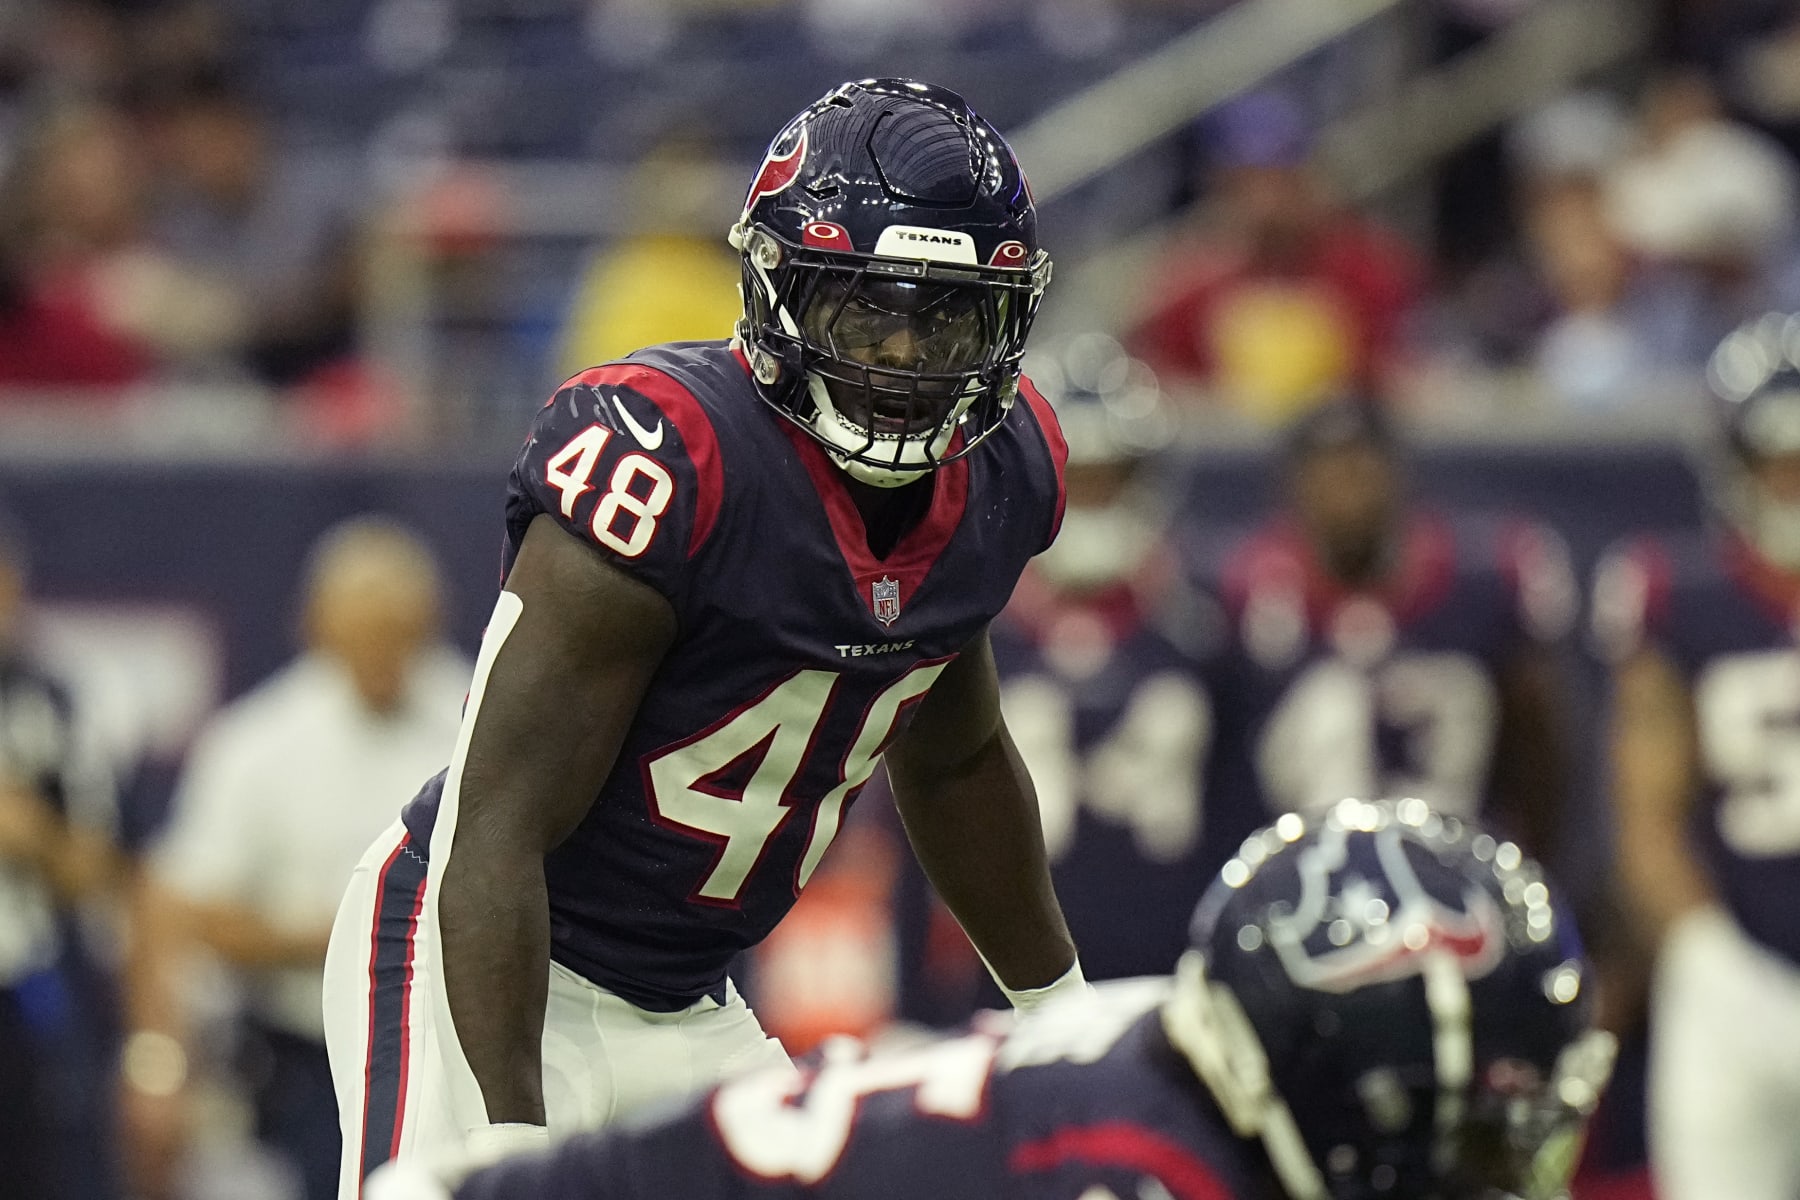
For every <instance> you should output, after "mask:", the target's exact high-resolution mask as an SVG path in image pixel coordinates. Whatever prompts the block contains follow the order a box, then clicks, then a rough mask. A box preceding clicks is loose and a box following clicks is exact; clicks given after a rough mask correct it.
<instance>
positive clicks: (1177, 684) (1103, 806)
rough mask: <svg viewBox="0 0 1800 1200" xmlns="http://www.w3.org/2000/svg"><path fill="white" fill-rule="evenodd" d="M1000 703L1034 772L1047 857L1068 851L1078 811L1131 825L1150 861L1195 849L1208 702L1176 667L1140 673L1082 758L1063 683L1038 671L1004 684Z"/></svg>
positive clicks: (1174, 858)
mask: <svg viewBox="0 0 1800 1200" xmlns="http://www.w3.org/2000/svg"><path fill="white" fill-rule="evenodd" d="M1001 708H1002V709H1003V711H1004V712H1005V713H1006V725H1007V728H1008V729H1009V730H1011V732H1012V735H1013V739H1014V741H1015V742H1016V743H1017V744H1018V747H1019V754H1020V755H1021V756H1022V757H1023V758H1024V760H1025V765H1026V766H1027V767H1029V768H1030V769H1031V781H1032V783H1033V784H1034V785H1035V786H1036V788H1037V794H1038V811H1039V812H1040V813H1041V814H1042V817H1043V822H1044V844H1045V847H1046V848H1047V849H1048V850H1049V852H1050V857H1051V858H1053V859H1059V858H1061V857H1062V856H1063V855H1065V854H1067V853H1068V851H1069V847H1070V846H1071V844H1072V843H1073V842H1074V838H1075V818H1076V816H1077V815H1078V814H1079V811H1080V809H1081V808H1083V807H1086V808H1087V809H1088V810H1089V811H1090V812H1092V813H1094V814H1095V815H1096V816H1099V817H1101V818H1103V819H1105V820H1107V821H1111V822H1113V823H1115V824H1119V825H1123V826H1125V827H1126V828H1128V829H1130V830H1131V832H1132V835H1133V838H1134V839H1135V841H1136V843H1137V847H1138V850H1139V851H1140V852H1141V853H1142V854H1143V855H1144V857H1145V858H1147V859H1150V860H1151V861H1153V862H1177V861H1179V860H1180V859H1182V858H1183V857H1185V856H1186V855H1187V854H1188V852H1189V851H1191V850H1192V849H1193V848H1194V842H1195V839H1196V838H1197V837H1198V836H1199V833H1200V805H1201V799H1202V796H1201V778H1200V769H1201V763H1202V762H1203V761H1204V759H1205V756H1206V750H1207V746H1208V744H1209V743H1210V742H1211V740H1212V708H1211V706H1210V705H1209V704H1208V703H1207V700H1206V695H1205V693H1204V692H1202V691H1201V690H1200V689H1199V688H1198V687H1196V686H1195V685H1194V683H1193V681H1192V680H1190V679H1188V678H1186V677H1184V676H1182V675H1180V674H1177V673H1175V672H1173V671H1166V672H1163V673H1161V674H1158V675H1153V676H1151V677H1150V678H1148V679H1146V680H1145V681H1144V682H1143V683H1141V684H1139V685H1138V687H1137V690H1136V691H1135V692H1133V693H1132V695H1131V700H1130V702H1129V703H1128V704H1127V705H1126V706H1125V710H1124V712H1123V713H1121V714H1120V716H1119V719H1118V720H1117V721H1116V722H1115V723H1114V724H1113V727H1112V728H1111V729H1109V730H1107V732H1106V736H1105V737H1104V738H1102V739H1101V740H1100V741H1099V742H1098V743H1097V744H1096V745H1094V746H1093V747H1092V748H1090V749H1089V750H1088V752H1087V754H1086V755H1085V756H1084V755H1082V754H1081V752H1080V751H1078V750H1077V749H1076V746H1075V705H1074V698H1073V697H1072V696H1071V695H1070V694H1069V689H1068V688H1067V687H1066V686H1064V685H1062V684H1059V683H1057V682H1055V681H1054V680H1051V679H1048V678H1046V677H1044V676H1041V675H1029V676H1025V677H1023V678H1020V679H1016V680H1013V681H1012V682H1010V683H1008V684H1006V686H1005V687H1004V688H1002V689H1001Z"/></svg>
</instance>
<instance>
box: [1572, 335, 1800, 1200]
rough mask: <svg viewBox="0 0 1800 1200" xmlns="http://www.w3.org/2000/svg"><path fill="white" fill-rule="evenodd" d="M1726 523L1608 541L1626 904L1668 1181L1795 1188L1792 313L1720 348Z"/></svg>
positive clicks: (1665, 1188) (1753, 1190) (1605, 618)
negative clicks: (1637, 931) (1681, 533)
mask: <svg viewBox="0 0 1800 1200" xmlns="http://www.w3.org/2000/svg"><path fill="white" fill-rule="evenodd" d="M1708 379H1709V381H1710V384H1711V390H1712V392H1713V394H1714V403H1715V404H1717V405H1719V406H1720V407H1721V409H1722V410H1723V417H1724V426H1725V429H1726V431H1727V441H1728V443H1729V461H1730V466H1729V468H1728V469H1727V471H1726V472H1725V473H1724V475H1725V478H1727V479H1728V485H1727V489H1726V495H1725V496H1724V497H1723V499H1724V504H1723V505H1722V506H1721V507H1722V509H1723V512H1724V515H1725V516H1726V517H1727V518H1728V519H1727V520H1725V521H1723V522H1721V528H1719V529H1717V530H1715V531H1712V532H1710V533H1707V534H1695V535H1693V536H1690V537H1684V538H1661V539H1654V540H1653V539H1648V538H1646V539H1639V540H1637V541H1636V542H1634V543H1631V544H1629V545H1627V546H1625V547H1623V548H1621V549H1620V550H1618V551H1617V552H1615V553H1614V554H1612V555H1609V556H1608V558H1607V559H1605V560H1603V562H1602V565H1601V567H1600V569H1599V571H1598V573H1597V574H1596V578H1595V591H1594V619H1595V623H1596V632H1597V633H1598V634H1599V636H1600V639H1601V644H1602V645H1603V646H1605V647H1606V648H1607V649H1608V650H1609V651H1610V653H1611V655H1612V657H1613V660H1614V664H1615V665H1614V680H1613V682H1614V696H1613V714H1612V779H1613V800H1614V805H1615V810H1616V818H1615V819H1616V822H1617V828H1618V836H1619V870H1620V877H1621V882H1622V884H1623V891H1624V893H1625V896H1626V899H1627V901H1628V904H1627V907H1628V910H1629V911H1631V912H1633V913H1634V914H1636V915H1637V916H1638V917H1639V918H1640V919H1641V921H1642V923H1643V926H1644V929H1643V933H1644V935H1645V940H1646V942H1647V943H1649V944H1651V945H1653V946H1655V947H1656V955H1655V973H1654V975H1653V977H1652V981H1651V987H1650V1006H1651V1018H1652V1019H1651V1041H1650V1160H1651V1169H1652V1173H1653V1175H1654V1176H1655V1179H1656V1184H1657V1189H1658V1194H1659V1195H1661V1196H1663V1197H1665V1198H1666V1200H1695V1198H1697V1197H1707V1198H1711V1197H1717V1196H1731V1197H1733V1198H1734V1200H1775V1198H1776V1197H1784V1198H1785V1197H1792V1196H1795V1195H1800V1143H1797V1142H1796V1140H1795V1138H1794V1136H1793V1134H1794V1129H1795V1127H1796V1122H1797V1121H1800V655H1797V654H1796V653H1795V648H1794V634H1795V628H1796V625H1795V622H1796V619H1797V618H1800V316H1783V315H1775V316H1770V317H1766V318H1764V319H1762V320H1760V321H1758V322H1755V323H1754V324H1751V325H1748V326H1745V327H1744V328H1742V329H1740V330H1738V331H1737V332H1735V333H1733V334H1731V335H1730V336H1729V337H1727V338H1726V339H1725V341H1724V342H1723V343H1721V345H1720V346H1719V348H1718V351H1717V353H1715V354H1714V356H1713V358H1712V362H1711V364H1710V366H1709V368H1708Z"/></svg>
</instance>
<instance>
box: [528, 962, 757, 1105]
mask: <svg viewBox="0 0 1800 1200" xmlns="http://www.w3.org/2000/svg"><path fill="white" fill-rule="evenodd" d="M770 1064H781V1065H784V1066H788V1068H789V1069H791V1065H789V1064H788V1058H787V1055H786V1054H785V1053H784V1052H783V1051H782V1049H781V1044H780V1043H779V1042H777V1041H775V1040H774V1039H773V1038H770V1037H768V1036H767V1035H766V1034H764V1033H763V1030H762V1026H761V1025H760V1024H758V1023H757V1020H756V1016H755V1014H753V1013H752V1012H751V1011H750V1009H749V1006H747V1005H746V1004H745V1003H744V1002H743V1000H742V999H741V998H740V997H738V996H737V994H736V992H735V990H733V991H731V992H730V993H729V994H728V996H727V1002H726V1003H725V1004H724V1005H720V1004H718V1003H716V1002H715V1001H712V1000H701V1001H700V1002H698V1003H697V1004H695V1005H693V1006H691V1007H690V1008H688V1009H686V1010H683V1011H681V1012H673V1013H652V1012H646V1011H644V1010H643V1009H640V1008H637V1007H635V1006H633V1005H631V1004H629V1003H627V1002H626V1001H624V1000H623V999H621V998H620V997H618V996H615V995H613V994H612V993H610V992H607V991H605V990H603V989H601V988H597V987H595V986H594V985H593V984H591V983H589V982H588V981H586V980H585V979H582V978H580V977H579V976H577V975H575V974H574V973H573V972H570V971H568V970H566V969H565V968H563V967H561V966H557V965H555V964H552V966H551V972H550V996H549V1005H548V1007H547V1009H546V1012H545V1019H544V1108H545V1113H546V1115H547V1117H548V1119H549V1123H550V1133H551V1136H552V1137H553V1138H562V1137H564V1136H567V1135H568V1134H570V1133H573V1132H578V1131H580V1130H585V1129H597V1128H600V1127H602V1126H604V1125H607V1124H610V1123H611V1122H613V1121H616V1120H619V1119H621V1118H623V1117H626V1116H629V1115H631V1114H632V1113H635V1112H638V1111H641V1110H642V1109H645V1108H647V1107H649V1106H651V1105H654V1104H659V1103H662V1102H664V1101H668V1100H672V1099H677V1098H679V1097H682V1096H686V1095H690V1094H692V1093H694V1092H698V1091H701V1090H704V1089H705V1088H707V1087H710V1086H711V1085H713V1084H714V1083H717V1082H718V1081H719V1080H721V1079H724V1078H727V1077H729V1076H731V1075H735V1074H740V1073H742V1072H743V1071H746V1070H752V1069H755V1068H756V1067H760V1066H765V1065H770Z"/></svg>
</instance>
